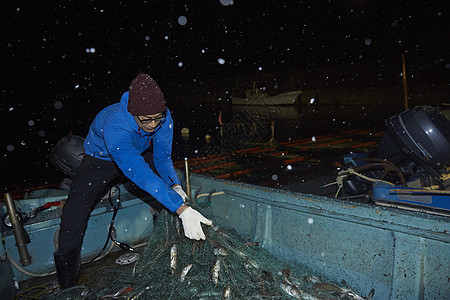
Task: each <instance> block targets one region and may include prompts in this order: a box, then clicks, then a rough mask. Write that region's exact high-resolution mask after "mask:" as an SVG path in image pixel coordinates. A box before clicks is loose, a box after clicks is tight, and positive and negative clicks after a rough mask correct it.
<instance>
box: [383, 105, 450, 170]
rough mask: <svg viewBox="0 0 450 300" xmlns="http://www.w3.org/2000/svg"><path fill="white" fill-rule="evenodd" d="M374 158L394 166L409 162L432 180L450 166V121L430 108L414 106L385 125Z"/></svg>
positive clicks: (390, 119)
mask: <svg viewBox="0 0 450 300" xmlns="http://www.w3.org/2000/svg"><path fill="white" fill-rule="evenodd" d="M386 126H387V132H386V133H385V134H384V136H383V137H382V140H381V142H380V147H379V149H378V154H377V156H378V157H379V158H383V159H387V160H389V161H391V162H392V163H394V164H395V165H403V164H406V163H408V162H409V161H412V162H414V163H415V164H416V165H417V166H419V167H420V168H422V169H423V170H425V171H426V172H427V173H428V174H429V175H431V176H433V177H439V176H440V175H441V174H442V173H443V172H445V169H446V167H448V166H449V165H450V120H449V119H448V118H447V117H445V116H444V115H443V114H442V113H441V112H439V111H438V110H437V109H435V108H433V107H431V106H416V107H414V108H412V109H409V110H407V111H404V112H402V113H400V114H397V115H395V116H393V117H391V118H389V119H388V120H387V121H386Z"/></svg>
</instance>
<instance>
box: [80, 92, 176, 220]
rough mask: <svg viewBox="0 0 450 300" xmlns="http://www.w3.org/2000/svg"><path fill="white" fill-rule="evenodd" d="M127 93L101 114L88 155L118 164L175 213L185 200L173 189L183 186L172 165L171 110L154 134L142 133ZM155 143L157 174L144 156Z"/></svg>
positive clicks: (91, 131) (88, 143)
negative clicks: (176, 186)
mask: <svg viewBox="0 0 450 300" xmlns="http://www.w3.org/2000/svg"><path fill="white" fill-rule="evenodd" d="M127 104H128V92H126V93H124V94H123V96H122V99H121V100H120V103H116V104H112V105H110V106H108V107H106V108H104V109H103V110H102V111H100V112H99V113H98V115H97V116H96V117H95V119H94V121H93V122H92V124H91V127H90V128H89V133H88V135H87V137H86V140H85V142H84V151H85V153H86V154H87V155H90V156H93V157H96V158H99V159H103V160H110V161H114V162H116V163H117V165H118V166H119V168H120V169H121V170H122V172H123V174H125V175H126V176H127V177H128V178H129V179H131V181H133V182H134V183H136V184H137V185H138V186H139V187H140V188H141V189H143V190H144V191H146V192H148V193H149V194H150V195H152V196H153V197H155V199H156V200H158V201H159V202H161V204H163V205H164V206H165V207H167V209H169V210H170V211H172V212H174V211H176V210H177V209H178V208H179V207H180V206H181V205H182V204H183V199H182V198H181V197H180V196H179V195H178V194H177V193H176V192H175V191H174V190H173V189H172V188H171V186H172V185H174V184H176V183H178V184H180V179H179V178H178V176H177V174H176V172H175V169H174V167H173V162H172V139H173V121H172V117H171V115H170V111H169V109H167V116H166V118H165V120H164V121H163V122H162V124H161V125H160V126H159V127H158V128H157V129H156V130H155V131H154V132H151V133H148V132H145V131H143V130H141V129H140V128H139V126H138V124H137V123H136V121H135V120H134V117H133V116H132V115H131V114H130V113H129V112H128V110H127ZM151 144H153V162H154V165H155V168H156V171H157V172H158V174H159V176H158V175H156V174H155V173H154V172H153V171H152V169H151V168H150V167H149V165H148V164H147V163H146V162H145V160H144V158H143V157H142V155H141V154H142V152H144V151H145V150H147V149H148V148H149V147H150V145H151Z"/></svg>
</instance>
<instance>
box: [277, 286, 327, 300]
mask: <svg viewBox="0 0 450 300" xmlns="http://www.w3.org/2000/svg"><path fill="white" fill-rule="evenodd" d="M280 287H281V289H282V290H283V291H285V292H286V293H287V294H288V295H289V296H292V297H294V298H296V299H303V300H318V298H316V297H314V296H313V295H311V294H308V293H306V292H304V291H302V290H300V289H299V288H298V287H297V286H295V285H290V284H284V283H280Z"/></svg>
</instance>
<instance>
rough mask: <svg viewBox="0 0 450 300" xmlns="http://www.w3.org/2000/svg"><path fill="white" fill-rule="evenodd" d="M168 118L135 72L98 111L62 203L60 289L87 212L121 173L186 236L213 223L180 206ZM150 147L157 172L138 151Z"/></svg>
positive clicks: (76, 258) (153, 90)
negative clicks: (180, 226)
mask: <svg viewBox="0 0 450 300" xmlns="http://www.w3.org/2000/svg"><path fill="white" fill-rule="evenodd" d="M172 139H173V121H172V117H171V115H170V111H169V110H168V109H167V107H166V104H165V100H164V96H163V94H162V92H161V90H160V88H159V86H158V84H157V83H156V82H155V81H154V80H153V79H152V78H151V77H150V76H148V75H147V74H143V73H141V74H139V75H138V76H137V77H136V78H135V79H134V80H133V81H132V82H131V85H130V87H129V91H128V92H125V93H124V94H123V96H122V99H121V100H120V103H116V104H113V105H110V106H108V107H106V108H105V109H103V110H102V111H100V113H99V114H98V115H97V116H96V117H95V119H94V121H93V122H92V124H91V127H90V129H89V133H88V135H87V137H86V140H85V142H84V150H85V157H84V158H83V160H82V162H81V164H80V166H79V167H78V169H77V173H76V176H75V178H74V180H73V183H72V185H71V189H70V192H69V197H68V199H67V201H66V203H65V205H64V208H63V214H62V217H61V225H60V231H59V245H58V250H56V251H55V253H54V258H55V266H56V271H57V277H58V280H59V283H60V286H61V287H62V288H68V287H71V286H73V285H76V284H77V281H78V274H79V268H80V251H81V245H82V242H83V235H84V232H85V230H86V225H87V222H88V218H89V214H90V212H91V210H92V209H93V207H94V206H95V204H96V201H97V200H98V198H99V196H100V195H101V193H102V192H103V191H104V188H105V186H106V185H108V183H110V182H111V181H112V180H113V179H115V178H116V177H117V176H119V175H120V174H121V173H123V174H125V175H126V176H127V177H128V178H129V179H131V180H132V181H133V182H134V183H135V184H137V185H138V186H139V187H140V188H141V189H143V190H144V191H146V192H148V193H149V194H151V195H152V196H153V197H154V198H155V199H156V200H158V201H159V202H160V203H161V204H162V205H164V206H165V207H166V208H167V209H168V210H170V211H171V212H176V213H177V214H178V215H179V217H180V218H181V220H182V223H183V228H184V233H185V235H186V237H188V238H191V239H196V240H199V239H205V238H206V237H205V234H204V233H203V230H202V227H201V223H203V224H206V225H211V224H212V222H211V221H210V220H208V219H206V218H205V217H203V216H202V215H201V214H200V213H199V212H198V211H196V210H194V209H192V208H191V207H189V206H187V205H185V204H184V202H185V200H186V198H187V196H186V193H185V192H184V191H183V189H182V188H181V186H180V183H181V182H180V179H179V178H178V176H177V174H176V172H175V169H174V167H173V162H172V158H171V155H172ZM150 145H152V146H153V163H154V166H155V168H156V171H157V173H158V175H156V174H155V173H154V172H153V171H152V169H151V168H150V166H149V164H148V163H147V162H146V161H145V159H144V157H143V156H142V155H141V154H142V153H143V152H144V151H145V150H147V149H148V148H149V147H150Z"/></svg>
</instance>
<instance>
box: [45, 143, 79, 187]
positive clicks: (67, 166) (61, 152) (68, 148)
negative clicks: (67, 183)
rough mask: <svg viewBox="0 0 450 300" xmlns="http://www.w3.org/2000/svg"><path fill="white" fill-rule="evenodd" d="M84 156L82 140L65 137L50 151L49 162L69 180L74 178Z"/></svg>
mask: <svg viewBox="0 0 450 300" xmlns="http://www.w3.org/2000/svg"><path fill="white" fill-rule="evenodd" d="M83 155H84V138H82V137H80V136H77V135H66V136H65V137H63V138H62V139H61V140H60V141H59V142H58V143H57V144H56V145H55V146H54V147H53V148H52V150H51V152H50V155H49V158H50V162H51V163H52V164H53V165H54V166H55V167H57V168H58V170H59V171H61V172H63V173H64V174H65V175H66V176H69V177H70V178H72V179H73V178H74V177H75V173H76V171H77V168H78V167H79V166H80V164H81V160H82V159H83Z"/></svg>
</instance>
